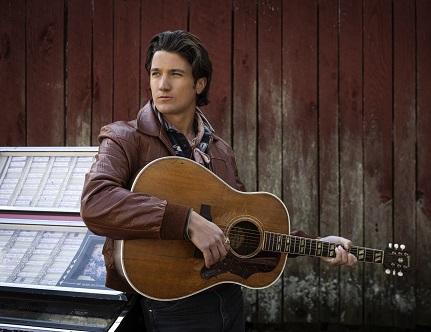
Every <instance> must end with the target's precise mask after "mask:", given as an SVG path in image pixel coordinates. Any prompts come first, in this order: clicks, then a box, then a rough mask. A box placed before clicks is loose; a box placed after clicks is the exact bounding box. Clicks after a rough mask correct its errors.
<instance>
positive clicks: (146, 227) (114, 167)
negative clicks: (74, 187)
mask: <svg viewBox="0 0 431 332" xmlns="http://www.w3.org/2000/svg"><path fill="white" fill-rule="evenodd" d="M99 140H100V146H99V152H98V154H97V156H96V161H95V163H94V164H93V165H92V167H91V170H90V172H89V173H88V174H87V175H86V177H85V183H84V187H83V192H82V196H81V217H82V219H83V221H84V223H85V224H86V225H87V227H88V228H89V229H90V230H91V231H92V232H93V233H95V234H97V235H102V236H106V237H109V238H111V239H114V240H120V239H123V240H126V239H135V238H158V239H182V238H183V236H184V228H185V225H186V221H187V218H188V214H189V210H190V209H189V208H188V207H186V206H182V205H178V204H170V203H168V202H167V201H166V200H161V199H158V198H157V197H154V196H150V195H147V194H145V193H133V192H131V191H130V190H129V188H128V184H129V181H130V179H131V178H132V177H133V176H134V173H135V169H134V168H136V167H138V166H136V165H138V164H139V160H138V158H139V152H138V148H137V146H138V145H136V144H133V142H130V141H128V140H125V139H123V138H120V137H117V136H116V134H115V130H113V129H112V128H110V127H109V126H107V127H104V128H102V130H101V135H100V136H99ZM126 145H128V146H126Z"/></svg>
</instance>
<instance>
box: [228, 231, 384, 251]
mask: <svg viewBox="0 0 431 332" xmlns="http://www.w3.org/2000/svg"><path fill="white" fill-rule="evenodd" d="M237 229H238V228H236V229H233V230H231V232H230V234H233V236H234V237H233V239H235V237H236V236H238V234H239V237H243V236H244V235H247V233H248V235H250V234H251V236H248V237H247V238H246V240H241V241H240V242H241V245H242V246H244V245H245V246H250V247H258V245H259V243H260V238H261V237H260V232H259V231H258V230H252V229H248V228H239V229H240V230H237ZM267 234H273V235H275V236H277V234H276V233H267ZM256 235H257V236H256ZM279 235H280V236H281V237H282V238H288V237H289V238H290V239H291V240H294V241H289V242H287V241H283V240H282V243H281V244H280V243H279V242H277V243H275V242H274V241H272V242H273V243H272V245H271V243H269V247H271V246H273V247H274V246H278V245H281V246H282V247H284V248H285V249H286V247H287V246H288V247H289V250H288V252H289V251H290V252H291V253H298V252H299V251H300V249H301V248H303V249H304V250H305V251H317V250H318V247H317V246H318V244H322V248H321V249H322V250H323V251H331V247H332V246H337V244H336V243H331V242H327V241H320V240H317V239H309V238H302V237H297V236H291V235H285V234H279ZM234 241H235V240H234ZM269 241H270V242H271V239H269ZM297 241H305V245H301V244H300V243H296V242H297ZM294 242H295V243H294ZM292 247H293V250H292ZM268 249H270V248H268ZM361 250H364V257H367V258H373V257H374V253H375V252H376V251H379V250H376V249H369V248H364V247H352V248H351V249H350V250H349V252H350V253H352V254H353V255H355V256H359V252H360V251H361ZM274 251H279V252H282V251H286V250H274ZM370 251H372V252H370Z"/></svg>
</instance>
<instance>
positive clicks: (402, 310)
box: [393, 1, 417, 329]
mask: <svg viewBox="0 0 431 332" xmlns="http://www.w3.org/2000/svg"><path fill="white" fill-rule="evenodd" d="M393 6H394V7H393V8H394V31H393V34H394V45H393V48H394V51H393V54H394V66H393V68H394V73H393V85H394V97H393V98H394V99H393V103H394V106H393V107H394V110H393V113H394V115H393V123H394V124H393V144H394V161H393V165H394V166H393V172H394V204H393V208H394V211H393V213H394V220H393V222H394V239H393V242H395V243H398V244H404V245H405V246H406V248H407V250H411V251H412V250H414V248H415V241H416V236H415V234H416V223H415V219H416V162H415V159H416V156H415V145H416V120H417V119H416V111H415V108H416V98H415V90H416V81H415V67H416V58H415V6H414V3H413V2H411V1H410V2H408V1H405V2H394V4H393ZM415 287H416V280H415V278H403V279H397V280H395V291H394V295H393V298H394V299H395V301H394V302H393V307H394V325H395V326H400V327H405V328H411V329H414V317H415V315H416V301H415V296H414V294H415Z"/></svg>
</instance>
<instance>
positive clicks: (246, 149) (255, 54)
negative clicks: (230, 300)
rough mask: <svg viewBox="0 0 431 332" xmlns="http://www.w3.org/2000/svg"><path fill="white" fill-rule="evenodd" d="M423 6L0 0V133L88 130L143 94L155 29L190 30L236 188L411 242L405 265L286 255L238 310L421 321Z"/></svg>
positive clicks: (430, 101) (400, 323)
mask: <svg viewBox="0 0 431 332" xmlns="http://www.w3.org/2000/svg"><path fill="white" fill-rule="evenodd" d="M430 16H431V1H428V0H396V1H391V0H373V1H366V0H363V1H362V0H338V1H337V0H285V1H282V0H265V1H263V0H262V1H251V0H217V1H211V0H159V1H147V0H115V1H112V0H111V1H107V0H92V1H89V0H73V1H59V0H45V1H41V0H0V114H1V121H0V146H64V145H67V146H88V145H97V135H98V132H99V129H100V127H101V126H102V125H104V124H106V123H109V122H112V121H113V120H127V119H132V118H133V117H135V115H136V113H137V111H138V109H139V108H140V107H141V106H142V105H144V104H145V103H146V101H147V100H148V97H149V94H148V83H147V76H146V73H145V70H144V57H145V52H146V47H147V44H148V41H149V39H150V38H151V36H152V35H154V34H155V33H157V32H159V31H162V30H174V29H187V30H190V31H191V32H193V33H195V34H196V35H198V36H199V37H200V38H201V39H202V40H203V41H204V43H205V44H206V45H207V48H208V49H209V52H210V54H211V56H212V61H213V66H214V71H215V74H214V77H213V82H212V92H211V98H212V99H211V100H212V101H211V104H210V105H209V106H207V107H205V108H204V109H203V110H204V112H205V114H206V115H207V116H208V118H209V119H210V121H211V122H212V124H213V126H214V127H215V128H216V130H217V132H218V134H220V135H221V136H222V137H224V138H225V139H226V140H227V141H228V142H230V143H232V145H233V147H234V149H235V152H236V155H237V160H238V164H239V169H240V174H241V176H242V178H243V180H244V182H245V184H246V185H247V187H248V189H249V190H263V191H269V192H272V193H274V194H276V195H278V196H279V197H281V198H282V199H283V200H284V202H285V203H286V205H287V207H288V209H289V212H290V217H291V222H292V225H291V226H292V227H297V228H301V229H304V230H306V231H309V232H310V233H319V234H321V235H325V234H341V235H343V236H345V237H348V238H351V239H352V240H353V242H354V244H356V245H361V246H362V245H363V246H366V247H371V248H377V249H384V248H385V246H386V244H387V243H388V242H392V243H394V242H395V243H403V244H405V245H406V246H407V249H408V250H409V251H410V253H411V254H412V262H411V263H412V271H411V273H410V274H408V275H406V276H405V277H403V278H396V277H393V276H387V275H386V274H385V273H384V271H383V269H382V267H381V266H378V265H374V264H360V266H358V267H357V268H356V269H353V270H351V269H348V268H341V269H336V268H330V267H328V266H327V265H325V264H321V263H320V262H319V260H317V259H313V258H296V259H292V260H289V261H288V264H287V267H286V271H285V273H284V275H283V277H282V278H281V279H280V280H279V281H278V282H277V283H276V284H275V285H274V286H272V287H270V288H268V289H266V290H261V291H249V290H248V291H246V292H245V296H246V313H247V321H248V322H249V323H250V324H252V325H253V326H256V327H259V326H263V325H267V326H272V327H274V328H280V329H281V328H283V327H286V326H290V327H292V326H293V325H292V323H296V325H294V326H302V325H301V323H304V324H307V329H310V330H316V331H317V330H321V329H322V326H323V327H324V326H326V325H325V324H331V326H332V325H334V326H337V325H338V326H340V325H339V324H346V325H348V326H349V327H352V329H354V327H355V326H361V325H367V326H370V327H376V328H377V329H378V328H381V327H397V328H400V329H401V328H414V327H416V326H425V327H430V326H431V309H430V308H431V281H430V276H431V260H430V259H429V257H428V255H427V249H426V248H427V244H428V243H429V235H430V234H431V181H430V179H431V146H430V143H429V142H430V141H431V110H430V105H431V93H430V90H431V61H430V59H431V25H430V23H429V17H430Z"/></svg>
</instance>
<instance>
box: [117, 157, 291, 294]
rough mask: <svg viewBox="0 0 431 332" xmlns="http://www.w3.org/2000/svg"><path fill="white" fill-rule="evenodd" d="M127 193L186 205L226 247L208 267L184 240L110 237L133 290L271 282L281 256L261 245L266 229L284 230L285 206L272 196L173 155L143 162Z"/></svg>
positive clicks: (181, 289) (286, 228)
mask: <svg viewBox="0 0 431 332" xmlns="http://www.w3.org/2000/svg"><path fill="white" fill-rule="evenodd" d="M132 191H133V192H140V193H146V194H150V195H152V196H156V197H158V198H160V199H165V200H167V201H169V202H171V203H176V204H182V205H185V206H189V207H192V208H193V210H194V211H196V212H200V213H201V214H202V215H203V216H204V217H205V218H207V219H210V220H212V222H214V223H215V224H216V225H217V226H219V227H220V228H221V229H222V230H223V231H224V233H225V235H226V236H227V237H229V239H230V241H231V248H232V249H231V252H230V253H229V254H228V256H227V257H226V258H225V260H224V261H223V262H220V263H217V264H215V265H213V266H212V267H210V268H206V267H205V264H204V259H203V256H202V253H201V252H200V251H199V250H198V249H197V248H196V247H195V246H194V245H193V243H192V242H191V241H189V240H152V239H138V240H121V241H115V261H116V266H117V270H118V272H119V273H120V275H121V276H122V277H123V278H124V279H125V280H126V281H127V282H128V283H129V284H130V285H131V286H132V287H133V288H134V289H135V290H136V291H137V292H138V293H140V294H142V295H145V296H147V297H150V298H154V299H158V300H174V299H180V298H184V297H187V296H190V295H193V294H196V293H198V292H200V291H203V290H205V289H208V288H210V287H212V286H214V285H217V284H221V283H226V282H230V283H237V284H240V285H242V286H245V287H248V288H256V289H258V288H264V287H267V286H270V285H272V284H273V283H274V282H275V281H276V280H277V279H278V278H279V276H280V275H281V273H282V272H283V269H284V266H285V263H286V257H287V254H286V253H277V252H275V253H274V252H268V251H263V250H262V247H263V245H264V243H263V242H264V233H265V232H266V231H271V232H276V233H282V234H289V227H290V226H289V215H288V212H287V209H286V207H285V205H284V204H283V202H282V201H281V200H280V199H278V198H277V197H276V196H275V195H272V194H270V193H264V192H255V193H243V192H240V191H237V190H235V189H233V188H232V187H230V186H229V185H228V184H226V183H225V182H224V181H222V180H221V179H220V178H219V177H217V176H216V175H215V174H213V173H212V172H210V171H209V170H208V169H206V168H205V167H203V166H201V165H199V164H197V163H196V162H194V161H191V160H188V159H184V158H179V157H165V158H160V159H157V160H155V161H153V162H152V163H150V164H148V165H147V166H146V167H145V168H144V169H143V170H142V171H141V172H140V173H139V175H138V177H137V178H136V180H135V182H134V184H133V187H132Z"/></svg>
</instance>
